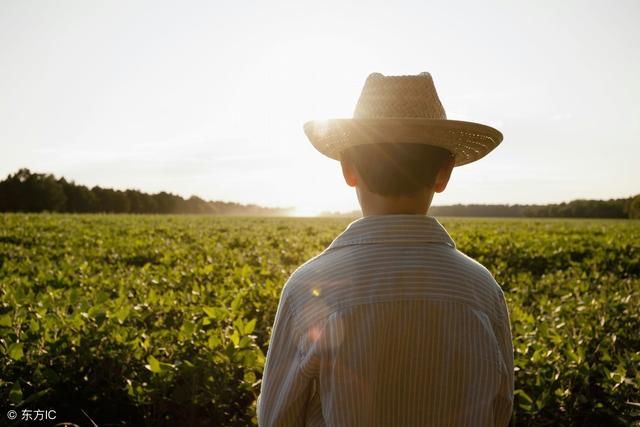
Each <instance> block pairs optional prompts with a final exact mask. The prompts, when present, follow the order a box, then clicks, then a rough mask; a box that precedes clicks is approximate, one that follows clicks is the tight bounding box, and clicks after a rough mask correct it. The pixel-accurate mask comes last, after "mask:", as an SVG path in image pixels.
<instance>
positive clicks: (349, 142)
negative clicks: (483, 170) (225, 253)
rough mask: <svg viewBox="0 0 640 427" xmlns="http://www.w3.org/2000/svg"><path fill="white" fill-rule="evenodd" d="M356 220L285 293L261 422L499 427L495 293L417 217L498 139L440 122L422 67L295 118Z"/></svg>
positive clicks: (505, 349)
mask: <svg viewBox="0 0 640 427" xmlns="http://www.w3.org/2000/svg"><path fill="white" fill-rule="evenodd" d="M305 132H306V134H307V136H308V137H309V139H310V141H311V143H312V144H313V145H314V146H315V147H316V148H317V149H318V150H319V151H320V152H321V153H323V154H325V155H327V156H329V157H330V158H333V159H336V160H340V162H341V165H342V172H343V175H344V179H345V182H346V183H347V184H348V185H349V186H351V187H355V189H356V193H357V195H358V200H359V202H360V206H361V208H362V213H363V218H360V219H358V220H356V221H354V222H353V223H351V224H350V225H349V226H348V227H347V229H346V230H345V231H344V232H343V233H342V234H340V235H339V236H338V237H337V238H336V239H335V240H334V241H333V242H332V243H331V245H330V246H329V247H328V248H327V249H326V250H325V251H323V252H322V253H321V254H320V255H318V256H316V257H315V258H313V259H311V260H309V261H308V262H306V263H305V264H304V265H302V266H301V267H300V268H298V269H297V270H296V271H295V272H294V273H293V274H292V275H291V277H290V278H289V280H288V281H287V283H286V285H285V286H284V289H283V291H282V295H281V299H280V303H279V306H278V311H277V314H276V320H275V323H274V325H273V331H272V335H271V342H270V346H269V351H268V353H267V360H266V364H265V370H264V376H263V379H262V390H261V395H260V399H259V403H258V422H259V424H260V425H261V426H341V427H342V426H403V427H404V426H494V425H496V426H504V425H507V424H508V423H509V420H510V418H511V411H512V405H513V349H512V344H511V332H510V329H509V317H508V312H507V307H506V304H505V299H504V295H503V293H502V290H501V289H500V287H499V286H498V284H497V283H496V282H495V280H494V278H493V277H492V275H491V274H490V273H489V271H488V270H487V269H486V268H484V267H483V266H482V265H480V264H479V263H477V262H476V261H474V260H472V259H471V258H469V257H467V256H466V255H464V254H463V253H462V252H460V251H458V250H457V249H456V247H455V244H454V242H453V240H452V239H451V237H450V236H449V234H448V233H447V232H446V230H445V229H444V228H443V227H442V225H440V223H439V222H438V221H437V220H436V219H435V218H433V217H429V216H427V215H426V213H427V209H428V208H429V205H430V204H431V200H432V197H433V194H434V192H442V191H444V189H445V187H446V186H447V182H448V181H449V177H450V175H451V172H452V169H453V167H454V166H460V165H463V164H466V163H470V162H472V161H475V160H478V159H480V158H481V157H483V156H484V155H486V154H487V153H489V152H490V151H491V150H492V149H493V148H495V147H496V146H497V145H498V144H499V143H500V142H501V140H502V134H501V133H500V132H499V131H497V130H495V129H493V128H490V127H488V126H484V125H480V124H476V123H470V122H460V121H453V120H447V119H446V115H445V112H444V109H443V107H442V105H441V103H440V100H439V98H438V95H437V93H436V90H435V87H434V85H433V80H432V78H431V76H430V75H429V74H428V73H422V74H420V75H417V76H388V77H385V76H383V75H381V74H378V73H374V74H372V75H370V76H369V78H368V79H367V81H366V83H365V86H364V89H363V90H362V94H361V96H360V99H359V101H358V104H357V106H356V109H355V113H354V118H353V119H334V120H329V121H316V122H309V123H307V124H305Z"/></svg>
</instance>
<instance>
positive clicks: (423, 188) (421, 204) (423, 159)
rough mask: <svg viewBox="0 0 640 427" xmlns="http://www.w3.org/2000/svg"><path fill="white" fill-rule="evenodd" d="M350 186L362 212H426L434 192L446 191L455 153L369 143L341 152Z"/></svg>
mask: <svg viewBox="0 0 640 427" xmlns="http://www.w3.org/2000/svg"><path fill="white" fill-rule="evenodd" d="M340 163H341V165H342V173H343V175H344V179H345V182H346V183H347V185H349V186H351V187H355V188H356V192H357V194H358V200H359V201H360V206H361V207H362V211H363V214H364V215H365V216H366V215H383V214H393V213H410V214H426V212H427V209H428V208H429V205H430V204H431V199H432V198H433V194H434V192H437V193H440V192H442V191H444V189H445V188H446V186H447V183H448V182H449V178H450V176H451V171H452V169H453V166H454V157H453V155H452V154H451V153H450V152H449V151H447V150H445V149H442V148H438V147H433V146H429V145H424V144H388V143H385V144H366V145H357V146H352V147H349V148H347V149H346V150H344V151H343V152H342V153H341V155H340Z"/></svg>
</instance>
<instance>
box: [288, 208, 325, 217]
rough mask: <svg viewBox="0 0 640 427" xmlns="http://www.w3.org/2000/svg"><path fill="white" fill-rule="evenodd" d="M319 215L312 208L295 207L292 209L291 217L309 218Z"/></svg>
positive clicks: (318, 212) (317, 211)
mask: <svg viewBox="0 0 640 427" xmlns="http://www.w3.org/2000/svg"><path fill="white" fill-rule="evenodd" d="M318 215H320V211H319V210H317V209H314V208H305V207H297V208H295V209H294V211H293V213H292V214H291V216H297V217H311V216H318Z"/></svg>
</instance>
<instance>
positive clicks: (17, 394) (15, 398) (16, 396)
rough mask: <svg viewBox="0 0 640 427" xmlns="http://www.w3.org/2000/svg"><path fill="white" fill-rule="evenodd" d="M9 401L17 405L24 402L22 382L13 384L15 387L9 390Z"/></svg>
mask: <svg viewBox="0 0 640 427" xmlns="http://www.w3.org/2000/svg"><path fill="white" fill-rule="evenodd" d="M9 400H10V401H11V402H13V403H15V404H16V405H17V404H18V403H20V402H22V387H20V381H16V382H15V383H13V387H11V390H9Z"/></svg>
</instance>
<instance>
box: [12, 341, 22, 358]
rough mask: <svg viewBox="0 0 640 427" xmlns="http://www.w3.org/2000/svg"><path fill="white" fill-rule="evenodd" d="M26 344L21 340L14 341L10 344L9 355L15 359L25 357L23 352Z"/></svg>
mask: <svg viewBox="0 0 640 427" xmlns="http://www.w3.org/2000/svg"><path fill="white" fill-rule="evenodd" d="M23 347H24V344H23V343H21V342H19V343H18V342H16V343H13V344H11V345H10V346H9V351H8V353H9V357H10V358H12V359H13V360H21V359H22V358H23V357H24V352H23Z"/></svg>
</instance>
